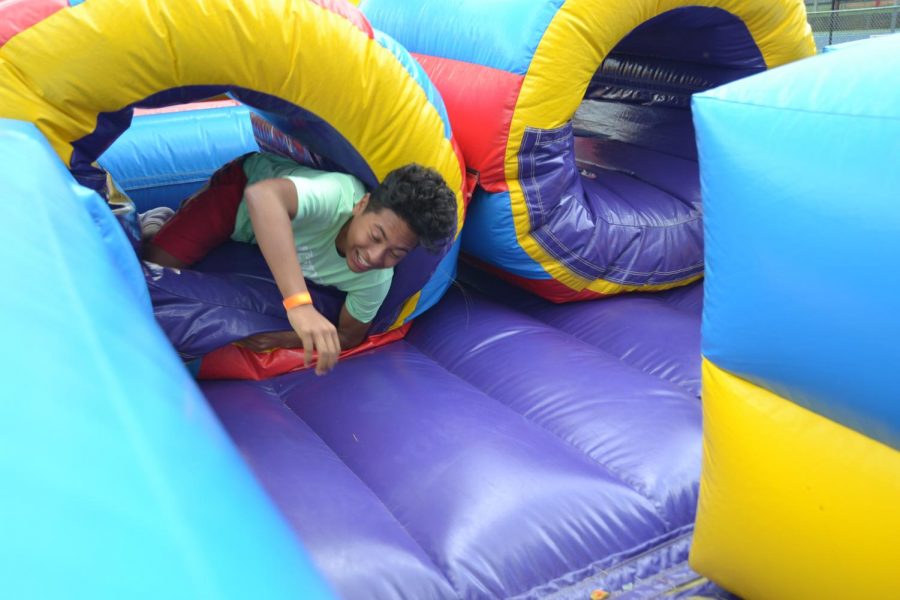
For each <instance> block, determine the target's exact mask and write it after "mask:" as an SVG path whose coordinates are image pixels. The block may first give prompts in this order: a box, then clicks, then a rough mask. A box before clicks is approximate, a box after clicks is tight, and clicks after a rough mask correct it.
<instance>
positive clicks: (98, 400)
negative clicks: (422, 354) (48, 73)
mask: <svg viewBox="0 0 900 600" xmlns="http://www.w3.org/2000/svg"><path fill="white" fill-rule="evenodd" d="M0 197H2V200H3V201H2V203H0V222H2V224H3V229H4V238H3V239H4V243H3V244H2V245H0V264H2V265H3V271H4V275H3V292H2V294H0V321H2V330H3V334H4V344H3V349H2V350H0V354H2V362H0V365H2V367H0V368H2V378H0V481H2V490H3V491H2V493H0V523H2V524H0V565H2V567H0V572H2V577H0V597H2V598H91V599H96V598H136V597H146V598H166V599H172V598H329V597H331V595H330V592H329V591H328V590H327V589H326V587H325V586H324V584H323V583H322V582H321V580H320V578H319V576H318V575H317V574H316V572H315V571H314V570H313V568H312V566H311V564H310V562H309V561H308V559H307V558H306V555H305V553H304V552H303V550H302V549H300V548H299V547H298V545H297V542H296V541H295V539H294V537H293V536H292V534H291V533H290V532H289V530H288V529H287V528H286V525H285V523H284V522H283V520H282V518H281V516H280V515H279V514H278V513H277V512H276V511H275V509H274V508H273V507H272V505H271V504H270V501H269V500H268V498H267V497H266V496H265V495H264V494H263V492H262V491H261V490H260V488H259V487H258V485H257V483H256V481H255V480H254V479H253V477H252V476H251V475H250V474H249V471H248V470H247V469H246V467H245V466H244V463H243V462H242V460H241V459H240V457H239V455H238V453H237V452H236V451H235V448H234V447H233V445H232V443H231V442H230V441H229V439H228V438H227V436H226V435H225V434H224V433H223V431H222V429H221V427H220V425H219V423H218V421H217V420H216V419H215V417H214V416H213V415H212V414H211V412H210V410H209V408H208V406H207V404H206V402H205V400H204V399H203V397H202V396H201V394H200V392H199V390H198V389H197V387H196V385H195V384H194V382H193V380H192V379H191V378H190V376H189V375H188V373H187V372H186V371H185V369H184V367H183V366H182V365H181V363H180V361H179V360H178V357H177V356H176V355H175V354H174V352H173V351H172V350H171V347H170V346H169V344H168V342H167V341H166V340H165V338H164V337H163V335H162V333H161V332H160V330H159V329H158V327H157V326H156V323H155V321H154V320H153V315H152V312H151V309H150V304H149V301H148V300H147V296H146V291H145V289H144V288H143V283H142V281H141V279H142V278H141V273H140V269H139V266H138V263H137V259H136V258H135V257H134V253H133V252H132V251H131V248H130V247H129V245H128V241H127V240H126V238H125V235H124V233H123V232H122V230H121V228H120V227H119V226H118V223H117V222H116V220H115V218H114V217H113V216H112V214H111V213H110V211H109V210H108V209H107V207H106V206H105V204H104V203H103V201H102V200H101V199H100V198H99V196H97V195H96V194H94V193H93V192H89V191H87V190H86V189H85V188H82V187H80V186H79V185H77V184H76V183H75V182H74V180H73V179H72V177H71V176H70V175H69V173H68V171H66V170H65V168H64V167H63V165H62V163H61V162H60V161H59V160H58V159H57V157H56V155H55V154H53V152H52V150H51V149H50V146H49V145H48V144H47V143H46V141H45V140H44V139H43V138H42V137H41V136H40V134H39V133H38V132H37V129H36V128H35V127H34V126H33V125H31V124H25V123H21V122H18V121H9V120H0Z"/></svg>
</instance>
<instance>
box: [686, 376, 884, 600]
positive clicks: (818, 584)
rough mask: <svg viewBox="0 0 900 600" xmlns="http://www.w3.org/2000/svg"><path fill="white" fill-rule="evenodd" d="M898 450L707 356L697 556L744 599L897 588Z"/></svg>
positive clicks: (856, 594) (696, 561)
mask: <svg viewBox="0 0 900 600" xmlns="http://www.w3.org/2000/svg"><path fill="white" fill-rule="evenodd" d="M898 506H900V452H898V451H897V450H894V449H892V448H890V447H888V446H885V445H883V444H881V443H879V442H876V441H874V440H872V439H871V438H868V437H866V436H864V435H861V434H859V433H857V432H855V431H853V430H851V429H848V428H846V427H844V426H843V425H840V424H838V423H835V422H834V421H831V420H829V419H826V418H824V417H822V416H820V415H818V414H816V413H813V412H811V411H809V410H806V409H805V408H802V407H800V406H798V405H796V404H794V403H793V402H790V401H788V400H785V399H784V398H781V397H779V396H777V395H775V394H773V393H771V392H769V391H767V390H765V389H763V388H760V387H757V386H755V385H753V384H751V383H748V382H746V381H744V380H742V379H739V378H738V377H736V376H734V375H732V374H730V373H727V372H725V371H723V370H721V369H720V368H718V367H717V366H716V365H714V364H712V363H711V362H709V361H704V365H703V472H702V480H701V485H700V503H699V507H698V513H697V524H696V529H695V533H694V544H693V547H692V549H691V557H690V563H691V566H692V567H693V568H694V569H695V570H696V571H697V572H698V573H701V574H703V575H705V576H707V577H709V578H710V579H712V580H713V581H716V582H717V583H719V584H720V585H722V586H723V587H725V588H727V589H729V590H731V591H733V592H734V593H736V594H738V595H740V596H742V597H745V598H747V599H748V600H752V599H756V598H772V599H790V600H803V599H805V598H809V599H816V600H821V599H822V598H832V597H848V598H895V597H897V596H898V595H900V568H898V565H900V544H898V543H897V539H898V535H900V510H898Z"/></svg>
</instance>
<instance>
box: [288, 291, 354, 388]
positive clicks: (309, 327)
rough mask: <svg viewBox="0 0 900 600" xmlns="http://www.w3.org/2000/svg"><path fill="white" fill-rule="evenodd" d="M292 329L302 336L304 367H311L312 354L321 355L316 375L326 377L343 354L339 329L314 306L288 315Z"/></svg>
mask: <svg viewBox="0 0 900 600" xmlns="http://www.w3.org/2000/svg"><path fill="white" fill-rule="evenodd" d="M287 316H288V321H290V323H291V327H293V328H294V331H296V332H297V335H298V336H300V342H301V343H302V344H303V365H304V366H307V367H308V366H309V363H310V362H312V352H313V350H315V351H316V352H318V354H319V360H318V362H317V363H316V375H324V374H325V373H328V372H329V371H330V370H331V369H333V368H334V365H335V364H336V363H337V360H338V355H339V354H340V353H341V342H340V340H339V339H338V333H337V328H335V326H334V325H333V324H332V323H331V321H329V320H328V319H326V318H325V317H323V316H322V315H321V314H320V313H319V311H317V310H316V309H315V308H314V307H313V305H312V304H304V305H302V306H297V307H295V308H292V309H291V310H289V311H288V313H287Z"/></svg>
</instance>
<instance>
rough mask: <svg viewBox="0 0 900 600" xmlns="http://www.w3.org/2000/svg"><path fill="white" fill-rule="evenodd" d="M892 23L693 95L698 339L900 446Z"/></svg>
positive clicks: (786, 391) (897, 43) (899, 214)
mask: <svg viewBox="0 0 900 600" xmlns="http://www.w3.org/2000/svg"><path fill="white" fill-rule="evenodd" d="M898 53H900V36H892V38H883V39H874V40H869V41H868V42H867V43H866V44H860V45H857V46H855V47H852V48H846V49H843V50H841V51H840V52H830V53H826V54H823V55H820V56H817V57H814V58H810V59H807V60H804V61H801V62H798V63H793V64H791V65H787V66H784V67H780V68H778V69H774V70H772V71H770V72H767V73H763V74H760V75H756V76H754V77H751V78H748V79H745V80H741V81H739V82H735V83H732V84H729V85H727V86H724V87H721V88H718V89H717V90H713V91H711V92H707V93H705V94H702V95H699V96H695V99H694V115H695V124H696V127H697V139H698V147H699V151H700V162H701V179H702V186H703V198H704V213H705V214H704V218H705V221H706V225H705V234H706V247H707V273H708V275H707V280H706V302H705V306H704V324H703V327H704V335H703V352H704V354H705V355H706V357H707V358H709V359H711V360H712V361H713V362H714V363H716V364H717V365H718V366H720V367H721V368H723V369H726V370H728V371H731V372H732V373H735V374H736V375H738V376H740V377H744V378H746V379H749V380H750V381H752V382H754V383H756V384H758V385H761V386H763V387H766V388H768V389H770V390H772V391H774V392H776V393H778V394H779V395H781V396H784V397H786V398H789V399H791V400H793V401H795V402H797V403H798V404H800V405H802V406H806V407H808V408H810V409H812V410H813V411H815V412H817V413H819V414H822V415H824V416H827V417H829V418H831V419H833V420H835V421H837V422H839V423H842V424H844V425H846V426H848V427H851V428H852V429H855V430H857V431H860V432H863V433H865V434H867V435H869V436H871V437H873V438H875V439H878V440H880V441H882V442H885V443H887V444H889V445H891V446H893V447H895V448H900V402H897V397H898V384H897V375H896V365H897V364H898V363H900V346H898V344H897V340H898V339H900V317H898V313H897V307H898V306H900V269H898V268H897V260H896V257H897V256H898V254H900V235H898V232H900V210H898V208H897V200H898V190H900V170H898V169H897V157H898V156H900V63H898V62H897V61H896V60H895V59H894V58H893V57H896V56H897V55H898Z"/></svg>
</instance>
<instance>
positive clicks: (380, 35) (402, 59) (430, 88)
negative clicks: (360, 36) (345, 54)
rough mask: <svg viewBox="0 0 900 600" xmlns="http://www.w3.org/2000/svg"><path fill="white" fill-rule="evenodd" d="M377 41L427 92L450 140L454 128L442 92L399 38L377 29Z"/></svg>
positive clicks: (429, 101) (445, 134)
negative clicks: (399, 41) (432, 82)
mask: <svg viewBox="0 0 900 600" xmlns="http://www.w3.org/2000/svg"><path fill="white" fill-rule="evenodd" d="M375 41H376V42H378V43H379V44H380V45H381V47H382V48H384V49H386V50H388V51H389V52H390V53H391V54H393V55H394V57H396V59H397V62H399V63H400V64H401V65H403V68H404V69H406V72H407V73H409V76H410V77H412V79H413V81H415V82H416V83H417V84H419V87H420V88H422V91H424V92H425V95H426V96H427V97H428V103H429V104H431V105H432V106H433V107H434V108H435V110H437V112H438V114H439V115H440V116H441V121H443V123H444V137H445V138H447V139H448V140H449V139H450V137H451V136H452V135H453V130H452V129H451V128H450V117H449V116H447V109H446V107H445V106H444V100H443V99H442V98H441V96H440V94H438V91H437V88H435V87H434V85H432V84H431V80H430V79H428V75H426V74H425V69H423V68H422V65H420V64H419V63H418V62H417V61H416V60H415V59H414V58H413V57H412V56H410V54H409V52H407V51H406V48H404V47H403V46H401V45H400V44H399V43H398V42H397V40H395V39H394V38H392V37H391V36H389V35H388V34H386V33H384V32H383V31H379V30H377V29H376V30H375Z"/></svg>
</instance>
